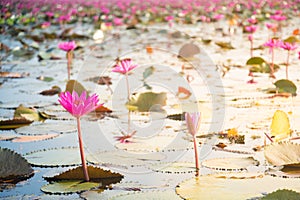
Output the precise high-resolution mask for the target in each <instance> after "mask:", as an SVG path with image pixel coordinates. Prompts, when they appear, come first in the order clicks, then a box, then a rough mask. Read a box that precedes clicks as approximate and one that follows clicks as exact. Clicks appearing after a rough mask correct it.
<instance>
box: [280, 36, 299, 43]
mask: <svg viewBox="0 0 300 200" xmlns="http://www.w3.org/2000/svg"><path fill="white" fill-rule="evenodd" d="M284 42H288V43H291V44H293V43H297V42H300V40H299V39H298V38H297V37H296V36H290V37H288V38H286V39H284Z"/></svg>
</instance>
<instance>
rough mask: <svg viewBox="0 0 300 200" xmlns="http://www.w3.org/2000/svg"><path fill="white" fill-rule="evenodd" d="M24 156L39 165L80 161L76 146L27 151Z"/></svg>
mask: <svg viewBox="0 0 300 200" xmlns="http://www.w3.org/2000/svg"><path fill="white" fill-rule="evenodd" d="M24 157H25V158H26V159H27V160H28V162H29V163H30V164H32V165H34V166H39V167H58V166H75V165H79V164H80V163H81V160H80V154H79V149H78V148H76V147H68V148H61V149H44V150H41V151H35V152H30V153H27V154H25V155H24Z"/></svg>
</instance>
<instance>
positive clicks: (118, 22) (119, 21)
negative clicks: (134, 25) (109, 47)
mask: <svg viewBox="0 0 300 200" xmlns="http://www.w3.org/2000/svg"><path fill="white" fill-rule="evenodd" d="M113 22H114V25H115V26H121V25H122V24H123V21H122V18H118V17H115V18H114V19H113Z"/></svg>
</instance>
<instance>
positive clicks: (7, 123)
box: [0, 117, 33, 130]
mask: <svg viewBox="0 0 300 200" xmlns="http://www.w3.org/2000/svg"><path fill="white" fill-rule="evenodd" d="M32 122H33V121H31V120H28V119H25V118H23V117H22V118H14V119H9V120H1V121H0V129H1V130H8V129H16V128H20V127H22V126H28V125H30V124H31V123H32Z"/></svg>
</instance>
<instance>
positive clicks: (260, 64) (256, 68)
mask: <svg viewBox="0 0 300 200" xmlns="http://www.w3.org/2000/svg"><path fill="white" fill-rule="evenodd" d="M246 65H249V66H251V68H250V71H251V72H260V73H270V72H271V70H270V65H269V64H268V62H266V61H265V60H264V59H263V58H261V57H252V58H250V59H249V60H247V62H246ZM278 69H279V66H278V65H276V64H274V71H277V70H278Z"/></svg>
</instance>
